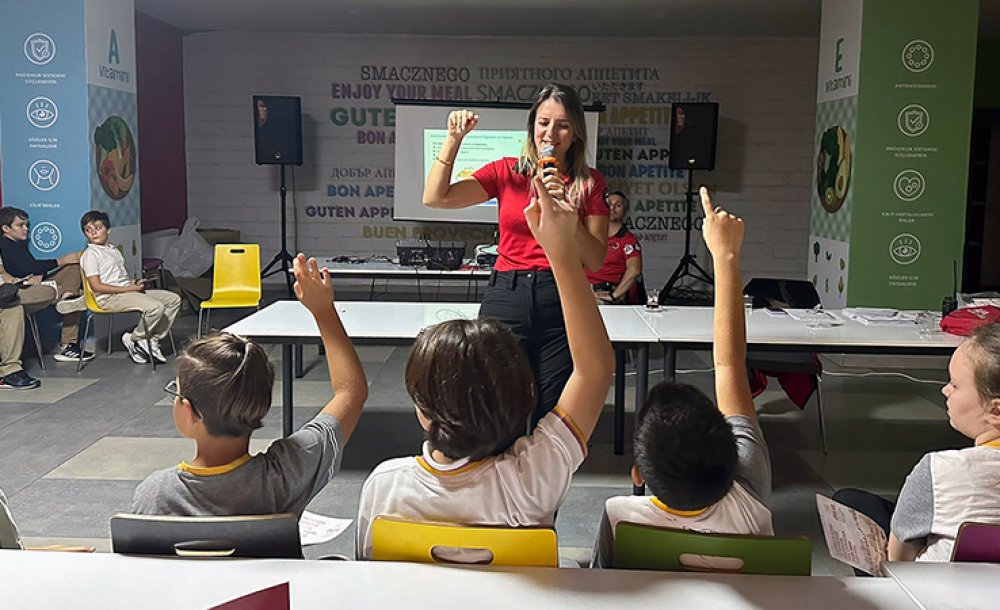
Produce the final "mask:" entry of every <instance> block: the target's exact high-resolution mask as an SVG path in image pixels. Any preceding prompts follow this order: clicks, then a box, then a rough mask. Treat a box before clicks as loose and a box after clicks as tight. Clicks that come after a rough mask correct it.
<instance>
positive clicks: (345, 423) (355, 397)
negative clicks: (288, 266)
mask: <svg viewBox="0 0 1000 610" xmlns="http://www.w3.org/2000/svg"><path fill="white" fill-rule="evenodd" d="M293 267H294V270H295V296H296V297H298V299H299V301H301V302H302V304H303V305H305V307H306V309H308V310H309V313H311V314H312V315H313V318H315V319H316V325H317V326H318V327H319V334H320V337H322V339H323V347H324V348H326V364H327V367H328V368H329V370H330V385H331V386H333V392H334V396H333V398H331V399H330V402H328V403H326V406H325V407H323V413H328V414H330V415H333V416H334V417H336V418H337V421H339V422H340V426H341V427H342V428H343V430H344V441H345V442H346V441H347V439H349V438H350V437H351V433H352V432H354V428H355V426H357V425H358V419H359V418H360V417H361V409H362V407H363V406H364V404H365V400H367V399H368V381H367V380H366V379H365V370H364V368H362V366H361V360H360V359H359V358H358V353H357V352H356V351H354V346H353V345H351V340H350V339H349V338H348V337H347V332H345V331H344V325H343V324H342V323H341V322H340V316H338V315H337V311H336V310H335V309H334V308H333V289H332V288H331V287H330V272H329V271H327V270H326V269H324V270H323V271H322V272H320V270H319V268H318V266H317V265H316V259H314V258H310V259H309V260H308V261H307V260H306V257H305V255H304V254H302V253H301V252H300V253H299V255H298V256H297V257H295V263H294V265H293Z"/></svg>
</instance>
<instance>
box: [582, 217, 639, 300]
mask: <svg viewBox="0 0 1000 610" xmlns="http://www.w3.org/2000/svg"><path fill="white" fill-rule="evenodd" d="M640 257H642V246H640V245H639V239H638V238H637V237H636V236H635V234H634V233H632V232H631V231H629V230H628V229H627V228H625V225H622V228H621V229H619V231H618V232H617V233H615V234H614V235H612V236H611V237H609V238H608V253H607V255H606V256H605V257H604V264H603V265H601V268H600V269H598V270H597V271H593V272H591V271H587V280H588V281H589V282H590V283H591V284H603V283H607V284H614V285H615V286H617V285H618V284H620V283H621V281H622V278H623V277H625V265H626V263H627V261H628V260H629V259H632V258H640Z"/></svg>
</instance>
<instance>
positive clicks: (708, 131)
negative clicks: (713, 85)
mask: <svg viewBox="0 0 1000 610" xmlns="http://www.w3.org/2000/svg"><path fill="white" fill-rule="evenodd" d="M718 135H719V105H718V104H716V103H715V102H698V103H691V104H682V103H674V104H673V106H672V107H671V109H670V159H669V161H668V165H669V167H670V169H707V170H713V169H715V145H716V139H717V138H718Z"/></svg>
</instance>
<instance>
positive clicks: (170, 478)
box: [132, 413, 344, 516]
mask: <svg viewBox="0 0 1000 610" xmlns="http://www.w3.org/2000/svg"><path fill="white" fill-rule="evenodd" d="M343 443H344V431H343V429H342V428H341V427H340V422H338V421H337V418H335V417H333V416H332V415H327V414H324V413H320V414H319V415H317V416H316V417H315V418H314V419H313V420H312V421H310V422H309V423H307V424H306V425H305V426H303V427H302V429H301V430H299V431H298V432H296V433H294V434H292V435H291V436H289V437H288V438H283V439H279V440H276V441H274V442H273V443H272V444H271V446H270V447H268V449H267V451H265V452H264V453H259V454H257V455H255V456H253V457H252V458H250V460H248V461H247V462H245V463H244V464H242V465H240V466H237V467H236V468H234V469H232V470H230V471H228V472H224V473H222V474H213V475H203V474H193V473H191V472H187V471H185V470H182V469H180V468H178V467H175V468H167V469H164V470H158V471H156V472H154V473H153V474H151V475H149V476H148V477H146V480H145V481H143V482H142V483H140V484H139V486H138V487H137V488H136V490H135V496H134V497H133V499H132V512H133V513H137V514H142V515H179V516H192V515H220V516H225V515H266V514H273V513H285V512H288V513H295V514H296V515H301V514H302V511H303V510H305V507H306V504H308V503H309V501H310V500H312V498H313V496H315V495H316V494H317V493H319V491H320V490H321V489H323V487H324V486H325V485H326V484H327V482H328V481H329V480H330V479H331V478H332V477H333V475H334V474H336V472H337V471H338V470H340V461H341V448H342V446H343Z"/></svg>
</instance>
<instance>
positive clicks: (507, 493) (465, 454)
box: [356, 175, 614, 559]
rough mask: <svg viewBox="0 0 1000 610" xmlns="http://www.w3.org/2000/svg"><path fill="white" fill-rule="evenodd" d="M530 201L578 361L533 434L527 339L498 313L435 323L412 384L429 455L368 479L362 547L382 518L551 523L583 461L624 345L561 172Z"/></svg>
mask: <svg viewBox="0 0 1000 610" xmlns="http://www.w3.org/2000/svg"><path fill="white" fill-rule="evenodd" d="M532 184H533V188H534V190H535V192H536V196H535V197H534V198H533V200H532V201H531V203H530V204H529V205H528V206H527V207H526V208H525V209H524V215H525V219H526V221H527V224H528V226H529V228H530V230H531V233H532V235H534V237H535V239H537V240H538V242H539V243H540V244H541V245H542V247H543V248H544V250H545V254H546V256H547V257H548V260H549V262H550V263H551V266H552V272H553V274H554V276H555V281H556V284H557V288H558V291H559V297H560V300H561V303H562V311H563V315H564V317H565V320H566V333H567V337H568V342H569V351H570V356H571V357H572V361H573V371H572V373H571V374H570V377H569V380H568V381H567V382H566V386H565V387H564V388H563V391H562V394H561V395H560V397H559V400H558V404H557V406H556V407H555V409H553V410H552V412H550V413H549V414H548V415H546V416H545V417H543V418H542V419H541V421H540V422H539V424H538V426H537V427H536V428H535V430H534V432H533V433H532V434H530V435H527V436H525V435H524V430H525V425H526V422H527V421H528V417H529V416H530V414H531V412H532V410H533V409H534V407H535V404H536V402H537V386H536V384H535V381H534V376H533V375H532V372H531V366H530V364H529V362H528V358H527V357H526V355H525V354H524V353H523V352H522V351H521V349H520V347H519V346H518V342H517V339H515V338H514V335H513V334H512V333H511V332H510V331H509V330H508V329H507V328H506V327H505V326H504V325H502V324H501V323H499V322H496V321H494V320H487V319H476V320H454V321H449V322H443V323H441V324H437V325H435V326H432V327H430V328H427V329H426V330H425V331H424V332H423V333H422V334H421V335H420V336H419V337H418V338H417V340H416V342H415V344H414V346H413V350H412V352H411V353H410V358H409V360H408V361H407V364H406V373H405V374H406V387H407V391H408V392H409V394H410V397H411V398H412V399H413V402H414V405H415V407H416V415H417V420H418V421H419V422H420V425H421V426H422V427H423V429H424V431H425V438H426V441H425V442H424V446H423V451H422V452H421V455H419V456H416V457H405V458H396V459H392V460H388V461H386V462H383V463H382V464H380V465H379V466H378V467H377V468H375V470H374V471H373V472H372V474H371V476H369V477H368V480H367V481H365V484H364V487H363V489H362V491H361V503H360V506H359V509H358V527H357V539H356V552H357V556H358V558H359V559H370V558H371V557H372V537H371V527H372V521H373V520H374V519H375V517H377V516H379V515H387V516H394V517H400V518H405V519H411V520H416V521H437V522H445V523H454V524H460V525H492V526H505V527H522V526H549V527H551V526H552V525H553V524H554V521H555V512H556V509H558V508H559V505H560V503H561V502H562V500H563V498H564V497H565V495H566V492H567V490H568V489H569V484H570V479H571V478H572V475H573V472H575V471H576V469H577V468H578V467H579V466H580V464H581V463H582V462H583V459H584V457H585V456H586V452H587V439H588V438H589V437H590V434H591V432H593V429H594V426H595V425H596V423H597V419H598V416H599V415H600V412H601V409H602V407H603V406H604V398H605V396H606V395H607V391H608V387H609V386H610V385H611V375H612V372H613V369H614V354H613V352H612V350H611V343H610V341H609V340H608V335H607V331H606V330H605V328H604V323H603V321H602V319H601V316H600V313H599V312H598V310H597V304H596V302H595V300H594V296H593V293H592V292H591V290H590V285H589V284H588V282H587V279H586V276H585V275H584V271H583V268H582V266H581V265H580V254H579V252H578V251H577V245H576V232H577V230H578V225H579V217H578V216H577V213H576V212H575V211H574V210H572V209H571V206H568V205H566V204H565V203H564V202H562V201H555V200H554V199H553V197H552V195H551V194H550V193H556V194H559V193H561V192H562V184H561V179H560V178H559V177H558V176H557V175H547V176H545V177H544V178H543V177H540V176H535V177H534V178H533V181H532Z"/></svg>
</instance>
